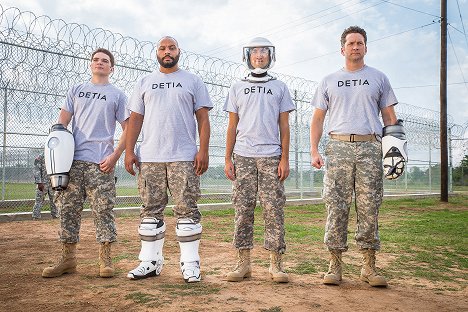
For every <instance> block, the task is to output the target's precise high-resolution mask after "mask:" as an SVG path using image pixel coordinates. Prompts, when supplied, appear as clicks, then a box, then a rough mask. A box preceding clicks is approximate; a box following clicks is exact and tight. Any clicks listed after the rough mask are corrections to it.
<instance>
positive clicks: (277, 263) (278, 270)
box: [268, 251, 289, 283]
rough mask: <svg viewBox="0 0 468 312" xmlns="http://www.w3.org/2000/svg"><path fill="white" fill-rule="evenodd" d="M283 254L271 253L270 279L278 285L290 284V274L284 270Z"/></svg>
mask: <svg viewBox="0 0 468 312" xmlns="http://www.w3.org/2000/svg"><path fill="white" fill-rule="evenodd" d="M281 256H282V255H281V254H280V253H279V252H276V251H270V268H269V270H268V273H270V278H271V279H272V280H273V281H275V282H277V283H287V282H289V278H288V274H287V273H286V272H284V270H283V263H282V260H281Z"/></svg>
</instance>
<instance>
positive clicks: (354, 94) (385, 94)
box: [312, 65, 398, 135]
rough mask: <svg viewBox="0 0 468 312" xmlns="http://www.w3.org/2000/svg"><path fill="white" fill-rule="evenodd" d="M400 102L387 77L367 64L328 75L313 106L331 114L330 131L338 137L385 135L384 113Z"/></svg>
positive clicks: (318, 90)
mask: <svg viewBox="0 0 468 312" xmlns="http://www.w3.org/2000/svg"><path fill="white" fill-rule="evenodd" d="M397 103H398V101H397V99H396V96H395V94H394V92H393V90H392V87H391V85H390V82H389V81H388V78H387V76H385V74H384V73H382V72H380V71H379V70H377V69H375V68H373V67H369V66H367V65H365V66H364V67H363V68H361V69H360V70H357V71H353V72H349V71H346V70H344V69H341V70H339V71H337V72H335V73H333V74H331V75H328V76H326V77H325V78H324V79H323V80H322V81H321V82H320V84H319V86H318V88H317V91H316V93H315V95H314V98H313V99H312V106H314V107H316V108H320V109H322V110H328V111H329V120H328V132H329V133H335V134H373V133H375V134H378V135H382V124H381V122H380V119H379V113H380V110H381V109H382V108H384V107H388V106H391V105H395V104H397Z"/></svg>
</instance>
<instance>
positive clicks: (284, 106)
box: [280, 85, 296, 113]
mask: <svg viewBox="0 0 468 312" xmlns="http://www.w3.org/2000/svg"><path fill="white" fill-rule="evenodd" d="M283 90H284V92H283V97H282V98H281V102H280V113H284V112H292V111H294V110H296V105H294V102H293V100H292V99H291V94H290V93H289V89H288V87H287V86H286V85H284V86H283Z"/></svg>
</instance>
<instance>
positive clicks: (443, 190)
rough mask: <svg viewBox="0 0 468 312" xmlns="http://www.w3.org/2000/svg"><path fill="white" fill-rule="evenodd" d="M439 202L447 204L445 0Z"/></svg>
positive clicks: (443, 3) (442, 9) (443, 5)
mask: <svg viewBox="0 0 468 312" xmlns="http://www.w3.org/2000/svg"><path fill="white" fill-rule="evenodd" d="M440 201H443V202H448V149H447V0H441V1H440Z"/></svg>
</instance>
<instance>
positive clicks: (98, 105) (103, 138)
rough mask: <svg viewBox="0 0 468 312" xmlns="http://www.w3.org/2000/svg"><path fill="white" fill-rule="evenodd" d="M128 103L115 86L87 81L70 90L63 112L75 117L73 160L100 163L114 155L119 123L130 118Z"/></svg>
mask: <svg viewBox="0 0 468 312" xmlns="http://www.w3.org/2000/svg"><path fill="white" fill-rule="evenodd" d="M126 104H127V96H126V95H125V94H124V93H123V92H122V91H120V90H119V89H117V88H116V87H115V86H113V85H112V84H105V85H97V84H93V83H91V82H85V83H82V84H78V85H76V86H74V87H72V88H71V89H70V90H69V91H68V94H67V98H66V100H65V104H64V105H63V106H62V109H64V110H66V111H68V112H70V113H71V114H72V115H73V119H72V132H73V137H74V138H75V154H74V157H73V159H75V160H83V161H89V162H92V163H96V164H99V163H100V162H102V161H103V160H104V159H105V158H106V157H107V156H109V155H110V154H112V153H113V152H114V134H115V124H116V121H118V122H120V123H122V122H124V121H125V120H126V119H127V118H128V116H129V112H128V111H127V109H126V108H125V105H126Z"/></svg>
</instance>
